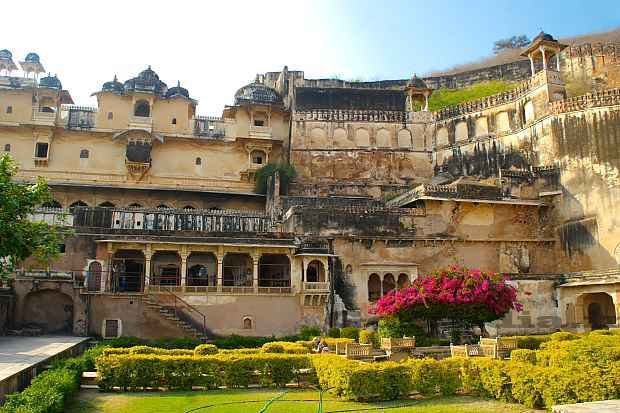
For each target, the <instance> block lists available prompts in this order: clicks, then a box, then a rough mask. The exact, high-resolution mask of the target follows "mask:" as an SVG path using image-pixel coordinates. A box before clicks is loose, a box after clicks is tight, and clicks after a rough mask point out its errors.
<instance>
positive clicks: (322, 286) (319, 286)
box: [303, 282, 329, 292]
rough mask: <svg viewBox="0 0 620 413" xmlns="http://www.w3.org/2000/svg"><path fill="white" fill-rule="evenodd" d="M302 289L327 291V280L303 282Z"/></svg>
mask: <svg viewBox="0 0 620 413" xmlns="http://www.w3.org/2000/svg"><path fill="white" fill-rule="evenodd" d="M303 289H304V291H309V292H321V291H329V283H328V282H304V284H303Z"/></svg>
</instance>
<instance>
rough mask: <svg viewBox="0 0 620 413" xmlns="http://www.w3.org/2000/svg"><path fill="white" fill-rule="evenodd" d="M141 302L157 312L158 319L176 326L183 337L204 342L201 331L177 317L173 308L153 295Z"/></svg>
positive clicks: (204, 338)
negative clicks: (182, 333) (160, 318)
mask: <svg viewBox="0 0 620 413" xmlns="http://www.w3.org/2000/svg"><path fill="white" fill-rule="evenodd" d="M143 302H144V305H146V306H147V307H148V308H150V309H151V310H153V311H155V312H157V313H158V314H159V316H160V317H162V318H164V319H166V320H168V321H170V322H172V323H174V324H176V325H177V326H178V327H179V328H180V329H181V330H182V331H183V332H184V336H185V337H193V338H197V339H200V340H203V341H204V340H206V337H205V335H204V334H203V333H202V331H200V330H199V329H198V328H196V327H195V326H194V325H192V324H191V323H189V322H187V321H185V320H183V319H181V318H179V317H178V316H177V314H176V312H175V309H174V307H171V306H169V305H166V304H163V303H160V302H159V301H158V299H157V297H155V296H154V295H147V296H146V297H145V298H144V299H143Z"/></svg>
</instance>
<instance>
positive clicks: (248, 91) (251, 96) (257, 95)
mask: <svg viewBox="0 0 620 413" xmlns="http://www.w3.org/2000/svg"><path fill="white" fill-rule="evenodd" d="M242 103H268V104H282V98H281V97H280V95H278V92H276V91H275V90H273V89H272V88H270V87H267V86H265V85H264V84H262V83H259V82H254V83H250V84H249V85H246V86H243V87H242V88H241V89H239V90H237V93H235V105H239V104H242Z"/></svg>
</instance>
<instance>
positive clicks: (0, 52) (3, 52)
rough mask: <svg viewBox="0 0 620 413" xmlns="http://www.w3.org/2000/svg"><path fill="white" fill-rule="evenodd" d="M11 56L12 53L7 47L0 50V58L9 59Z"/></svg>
mask: <svg viewBox="0 0 620 413" xmlns="http://www.w3.org/2000/svg"><path fill="white" fill-rule="evenodd" d="M12 58H13V53H11V52H9V51H8V50H7V49H2V50H0V59H3V60H11V59H12Z"/></svg>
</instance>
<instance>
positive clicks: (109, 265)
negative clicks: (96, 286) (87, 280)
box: [100, 249, 114, 292]
mask: <svg viewBox="0 0 620 413" xmlns="http://www.w3.org/2000/svg"><path fill="white" fill-rule="evenodd" d="M113 255H114V254H113V253H112V251H110V250H109V249H108V262H107V271H105V272H104V273H103V274H102V275H101V280H100V283H101V287H100V289H101V292H106V291H107V290H106V284H108V279H110V280H112V256H113ZM109 284H110V285H111V284H112V282H111V281H110V282H109Z"/></svg>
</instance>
